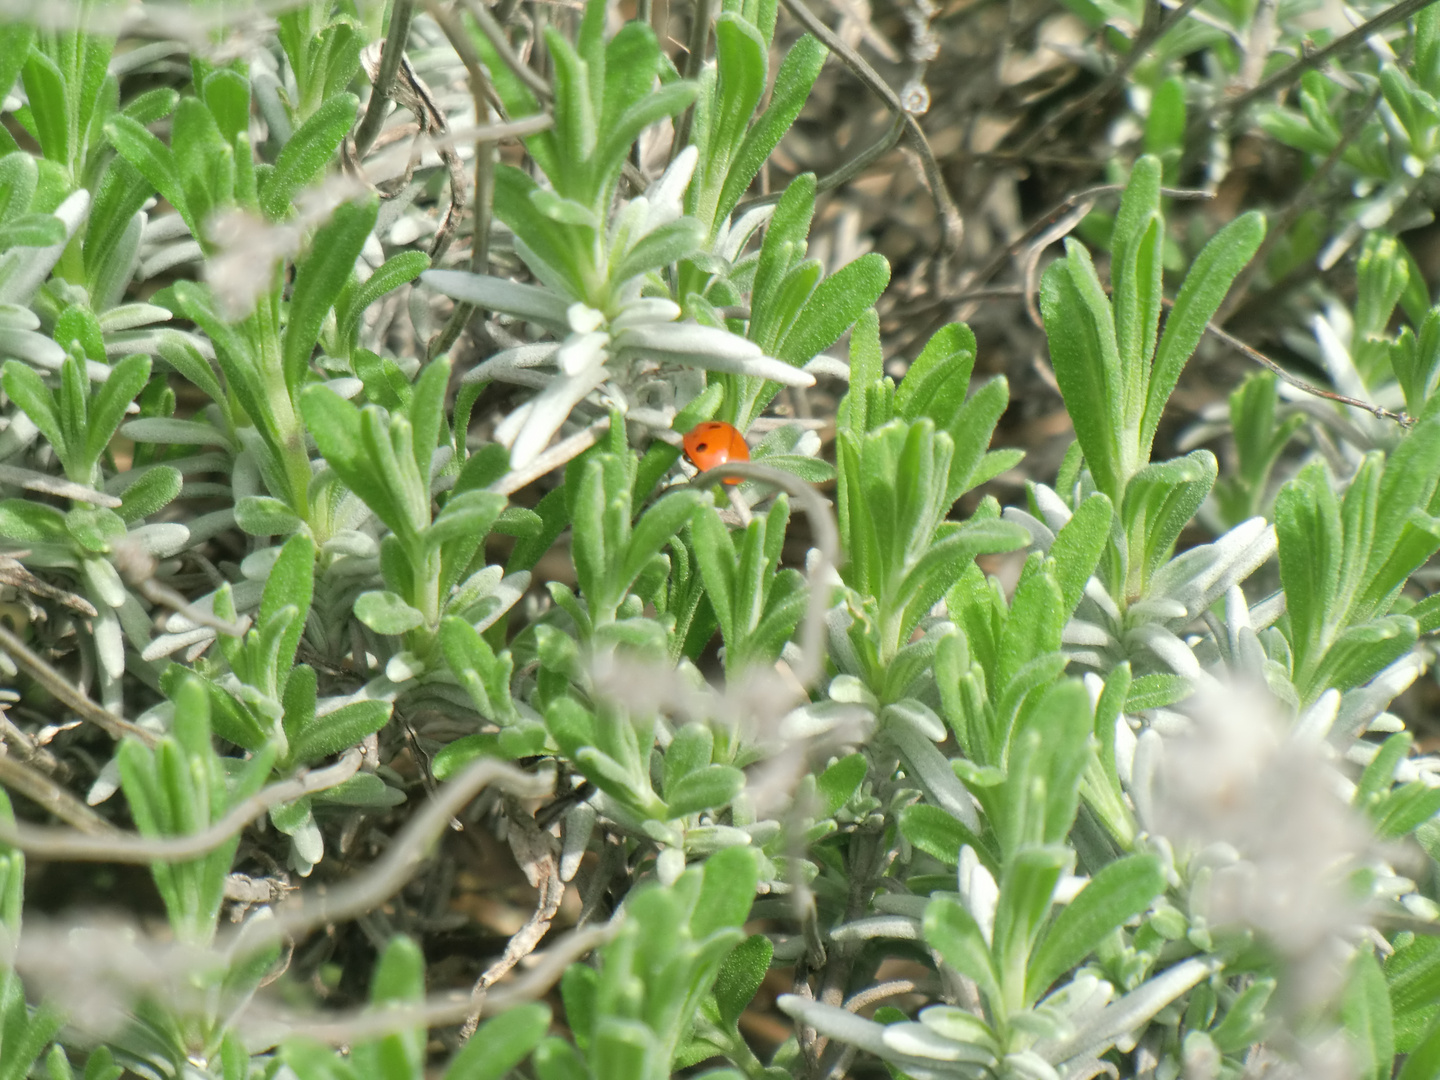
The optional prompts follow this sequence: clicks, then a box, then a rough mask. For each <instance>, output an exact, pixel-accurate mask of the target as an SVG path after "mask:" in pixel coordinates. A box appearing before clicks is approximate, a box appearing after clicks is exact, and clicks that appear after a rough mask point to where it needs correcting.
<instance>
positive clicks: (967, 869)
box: [955, 844, 1000, 945]
mask: <svg viewBox="0 0 1440 1080" xmlns="http://www.w3.org/2000/svg"><path fill="white" fill-rule="evenodd" d="M955 877H956V881H957V883H958V885H959V887H960V899H961V901H963V902H964V904H965V908H966V910H967V911H969V912H970V916H971V918H973V919H974V920H975V924H976V925H977V926H979V927H980V933H981V934H982V935H984V938H985V943H986V944H987V945H988V944H990V943H991V940H992V937H993V935H994V932H995V910H996V908H997V907H998V905H999V903H1000V887H999V886H998V885H996V884H995V878H994V876H993V875H992V874H991V873H990V871H989V870H988V869H987V868H986V866H985V864H984V863H982V862H981V861H980V857H979V856H978V855H976V854H975V849H974V848H972V847H971V846H970V845H969V844H966V845H964V846H963V847H961V848H960V860H959V865H958V866H957V867H956V872H955Z"/></svg>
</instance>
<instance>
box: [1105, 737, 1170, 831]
mask: <svg viewBox="0 0 1440 1080" xmlns="http://www.w3.org/2000/svg"><path fill="white" fill-rule="evenodd" d="M1117 730H1118V729H1117ZM1164 755H1165V741H1164V740H1163V739H1162V738H1161V737H1160V736H1159V734H1158V733H1156V732H1154V731H1151V730H1150V729H1149V728H1146V729H1145V730H1144V731H1142V732H1140V734H1139V736H1138V737H1137V738H1136V740H1135V753H1134V754H1133V755H1132V758H1131V766H1130V774H1131V775H1130V787H1129V792H1130V801H1131V802H1133V803H1134V804H1135V818H1136V820H1137V821H1139V822H1140V824H1141V826H1142V827H1144V828H1147V829H1153V828H1154V827H1155V777H1156V775H1157V774H1158V773H1159V771H1160V762H1161V760H1162V759H1163V758H1164Z"/></svg>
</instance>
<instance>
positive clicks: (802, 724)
mask: <svg viewBox="0 0 1440 1080" xmlns="http://www.w3.org/2000/svg"><path fill="white" fill-rule="evenodd" d="M874 719H875V714H874V713H873V712H872V711H871V710H870V709H868V708H866V707H865V706H863V705H849V704H845V703H843V702H838V701H817V702H814V703H812V704H810V705H802V706H800V707H799V708H798V709H792V710H791V711H790V712H788V713H786V714H785V715H784V716H783V717H782V718H781V720H780V729H779V736H780V738H781V739H782V740H783V741H785V742H793V741H795V740H797V739H814V738H818V737H819V736H821V735H826V734H828V733H830V732H831V731H834V730H835V729H836V728H839V727H842V726H845V725H849V724H860V723H865V722H868V721H873V720H874Z"/></svg>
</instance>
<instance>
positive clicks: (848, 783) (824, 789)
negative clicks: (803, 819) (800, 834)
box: [815, 753, 870, 817]
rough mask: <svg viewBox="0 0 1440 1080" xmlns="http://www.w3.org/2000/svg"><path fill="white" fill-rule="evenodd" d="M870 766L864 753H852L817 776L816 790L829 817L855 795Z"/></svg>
mask: <svg viewBox="0 0 1440 1080" xmlns="http://www.w3.org/2000/svg"><path fill="white" fill-rule="evenodd" d="M869 768H870V766H869V763H868V762H867V761H866V759H865V755H864V754H859V753H856V754H850V755H848V756H846V757H843V758H841V759H840V760H839V761H837V762H835V763H834V764H833V765H831V766H830V767H829V768H827V769H826V770H825V771H824V772H822V773H821V774H820V775H819V776H817V777H816V778H815V790H816V791H817V792H818V793H819V795H820V798H821V799H822V800H823V805H822V810H823V812H824V814H825V815H826V816H827V817H828V816H830V815H832V814H834V813H835V812H836V811H838V810H839V809H840V808H841V807H842V806H844V805H845V804H846V803H848V802H849V801H850V800H851V799H853V798H854V797H855V793H856V792H857V791H859V790H860V785H861V784H863V783H864V782H865V777H866V775H867V774H868V772H869Z"/></svg>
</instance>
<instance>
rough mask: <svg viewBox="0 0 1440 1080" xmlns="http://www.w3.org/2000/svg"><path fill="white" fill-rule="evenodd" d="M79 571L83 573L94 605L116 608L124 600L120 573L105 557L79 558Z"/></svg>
mask: <svg viewBox="0 0 1440 1080" xmlns="http://www.w3.org/2000/svg"><path fill="white" fill-rule="evenodd" d="M80 569H81V572H82V573H83V574H84V575H85V585H86V591H87V592H88V593H89V594H90V598H91V599H92V600H96V601H99V603H98V604H97V605H96V606H97V607H98V606H100V604H104V605H105V606H107V607H112V608H118V607H119V606H120V605H121V604H123V603H124V602H125V585H124V583H122V582H121V580H120V575H119V574H118V573H117V572H116V570H115V567H113V566H111V565H110V562H109V560H107V559H98V558H84V559H81V560H80Z"/></svg>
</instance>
